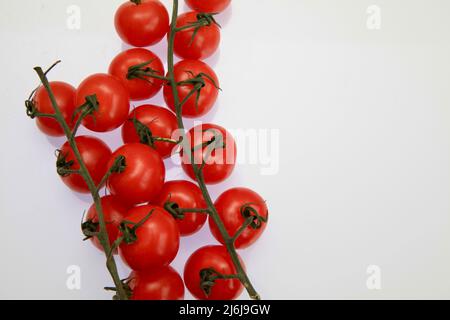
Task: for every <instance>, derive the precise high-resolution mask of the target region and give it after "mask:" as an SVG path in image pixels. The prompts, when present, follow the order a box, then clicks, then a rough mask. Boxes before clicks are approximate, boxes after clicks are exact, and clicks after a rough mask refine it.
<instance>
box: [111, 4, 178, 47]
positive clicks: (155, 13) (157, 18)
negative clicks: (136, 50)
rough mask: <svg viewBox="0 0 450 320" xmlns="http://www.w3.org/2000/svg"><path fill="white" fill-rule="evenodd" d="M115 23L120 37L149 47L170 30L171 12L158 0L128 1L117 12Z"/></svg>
mask: <svg viewBox="0 0 450 320" xmlns="http://www.w3.org/2000/svg"><path fill="white" fill-rule="evenodd" d="M114 24H115V27H116V31H117V33H118V34H119V36H120V38H121V39H122V40H123V41H124V42H126V43H128V44H130V45H132V46H134V47H148V46H151V45H154V44H156V43H158V42H159V41H161V39H162V38H164V36H165V35H166V34H167V31H169V13H168V12H167V10H166V8H165V7H164V5H163V4H162V3H161V2H160V1H158V0H142V1H141V3H140V4H135V3H133V2H131V1H127V2H125V3H124V4H122V5H121V6H120V7H119V9H118V10H117V12H116V15H115V19H114Z"/></svg>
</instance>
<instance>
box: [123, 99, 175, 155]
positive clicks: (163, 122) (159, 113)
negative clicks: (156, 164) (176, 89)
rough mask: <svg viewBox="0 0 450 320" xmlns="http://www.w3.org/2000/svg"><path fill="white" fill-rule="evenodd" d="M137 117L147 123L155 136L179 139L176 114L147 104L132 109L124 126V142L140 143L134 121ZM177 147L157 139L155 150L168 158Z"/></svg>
mask: <svg viewBox="0 0 450 320" xmlns="http://www.w3.org/2000/svg"><path fill="white" fill-rule="evenodd" d="M135 118H136V119H137V120H139V122H141V123H142V124H144V125H146V126H147V127H148V128H149V129H150V131H151V133H152V135H153V136H154V137H160V138H168V139H174V140H177V139H176V133H177V132H178V123H177V117H176V116H175V114H174V113H173V112H172V111H170V110H168V109H166V108H162V107H158V106H155V105H150V104H146V105H142V106H140V107H137V108H136V109H134V110H132V111H131V113H130V115H129V116H128V120H127V121H126V122H125V124H124V125H123V127H122V139H123V142H124V143H140V139H139V136H138V134H137V132H136V128H135V126H134V123H133V119H135ZM175 147H176V144H174V143H170V142H162V141H155V150H156V151H157V152H158V153H159V155H160V156H161V157H163V158H168V157H169V156H170V155H171V154H172V150H173V149H174V148H175Z"/></svg>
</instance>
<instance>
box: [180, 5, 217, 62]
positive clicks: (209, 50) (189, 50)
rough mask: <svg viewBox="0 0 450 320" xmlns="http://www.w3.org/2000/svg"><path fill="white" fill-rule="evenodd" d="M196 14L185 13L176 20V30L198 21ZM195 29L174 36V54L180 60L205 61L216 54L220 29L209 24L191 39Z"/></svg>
mask: <svg viewBox="0 0 450 320" xmlns="http://www.w3.org/2000/svg"><path fill="white" fill-rule="evenodd" d="M197 16H198V13H197V12H194V11H193V12H187V13H184V14H182V15H180V16H179V17H178V19H177V28H179V27H183V26H187V25H190V24H192V23H194V22H197V21H198V18H197ZM194 31H195V28H189V29H185V30H182V31H179V32H177V33H176V35H175V43H174V52H175V54H176V55H177V56H179V57H180V58H182V59H193V60H199V59H205V58H208V57H210V56H211V55H213V54H214V52H216V50H217V48H218V47H219V44H220V29H219V27H218V26H217V25H216V24H214V23H211V24H210V25H209V26H204V27H200V28H199V29H198V30H197V33H196V34H195V37H194V38H192V36H193V34H194Z"/></svg>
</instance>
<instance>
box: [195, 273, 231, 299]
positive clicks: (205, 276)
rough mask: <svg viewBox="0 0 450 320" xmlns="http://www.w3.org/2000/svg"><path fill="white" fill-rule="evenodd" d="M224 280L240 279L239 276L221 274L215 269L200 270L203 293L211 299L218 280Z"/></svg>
mask: <svg viewBox="0 0 450 320" xmlns="http://www.w3.org/2000/svg"><path fill="white" fill-rule="evenodd" d="M219 279H223V280H227V279H239V275H237V274H221V273H220V272H217V271H216V270H214V269H213V268H208V269H202V270H200V288H201V289H202V291H203V293H204V294H205V295H206V296H207V297H209V296H210V295H211V290H212V288H213V287H214V285H215V284H216V280H219Z"/></svg>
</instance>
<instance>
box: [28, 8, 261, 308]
mask: <svg viewBox="0 0 450 320" xmlns="http://www.w3.org/2000/svg"><path fill="white" fill-rule="evenodd" d="M230 1H231V0H208V1H206V0H186V3H187V4H188V6H189V7H190V8H192V10H193V11H190V12H187V13H184V14H182V15H180V16H178V19H177V22H176V28H177V29H176V30H177V33H176V35H175V40H174V46H173V51H174V53H175V54H176V55H177V56H178V57H179V58H180V59H181V60H180V61H179V62H178V63H176V64H175V66H174V77H175V81H176V82H177V84H178V85H177V90H178V98H179V100H180V101H182V102H183V107H182V116H183V117H190V118H197V117H201V116H203V115H205V114H206V113H207V112H209V111H210V110H211V109H212V108H213V106H214V104H215V101H216V99H217V97H218V93H219V79H218V77H217V75H216V74H215V72H214V71H213V70H212V69H211V68H210V67H209V66H208V65H207V64H206V63H205V62H202V60H203V59H205V58H207V57H209V56H211V55H212V54H214V53H215V52H216V50H217V48H218V46H219V43H220V28H219V25H218V24H217V23H216V21H215V20H214V15H215V14H217V13H220V12H221V11H223V10H224V9H225V8H226V7H227V6H228V5H229V4H230ZM115 27H116V30H117V33H118V34H119V36H120V38H121V39H122V40H123V41H124V42H126V43H127V44H129V45H131V46H133V47H135V48H132V49H129V50H126V51H124V52H122V53H120V54H119V55H117V56H116V57H115V58H114V59H113V61H112V62H111V64H110V67H109V71H108V73H98V74H94V75H91V76H89V77H87V78H86V79H85V80H84V81H82V82H81V84H80V85H79V86H78V88H74V87H72V86H71V85H70V84H67V83H64V82H58V81H55V82H50V88H51V90H52V92H53V95H54V98H55V101H56V103H57V105H58V106H59V109H60V110H61V113H62V115H63V117H64V119H65V121H66V123H67V124H68V126H69V127H70V129H71V130H72V131H73V134H76V130H77V129H78V127H79V126H81V125H82V126H84V127H85V128H87V129H89V130H91V131H93V132H97V133H102V132H108V131H112V130H115V129H117V128H121V130H122V139H123V143H124V144H123V146H121V147H120V148H119V149H117V150H116V151H114V152H113V151H112V150H111V149H110V148H109V147H108V145H107V144H105V143H104V142H103V141H102V140H101V139H99V138H97V137H94V136H88V135H77V136H75V138H74V139H75V142H76V145H77V148H78V151H79V153H80V155H81V158H82V160H83V162H84V164H85V167H86V168H87V170H88V172H89V174H90V176H91V177H92V180H93V182H94V183H95V185H96V186H98V188H102V187H104V186H105V187H106V188H107V190H108V191H109V193H108V195H106V196H104V197H102V198H101V206H102V210H103V214H104V219H105V221H106V230H107V234H108V238H109V242H110V245H111V246H112V247H113V249H114V252H112V253H113V254H119V255H120V257H121V258H122V260H123V261H124V262H125V263H126V264H127V265H128V266H129V267H130V268H131V269H132V270H133V271H132V272H131V274H130V276H129V277H128V278H127V282H126V284H127V286H128V287H129V289H130V298H131V299H152V300H159V299H170V300H178V299H183V298H184V288H185V285H186V287H187V288H188V289H189V291H190V292H191V293H192V295H193V296H195V297H196V298H198V299H234V298H237V297H238V296H239V295H240V293H241V292H242V290H243V286H242V284H241V281H240V279H239V277H234V276H233V275H235V274H236V267H235V264H234V263H233V261H232V259H231V258H230V254H229V252H228V250H227V247H226V246H225V245H224V244H225V241H224V237H223V234H222V233H221V231H220V228H219V227H218V226H217V224H216V222H217V220H215V219H214V218H213V217H212V216H209V226H210V230H211V232H212V234H213V236H214V237H215V238H216V239H217V240H218V241H219V243H220V245H210V246H205V247H202V248H200V249H198V250H197V251H195V252H194V253H193V254H192V255H191V257H190V258H189V259H188V261H187V262H186V265H185V269H184V279H182V278H181V276H180V275H179V274H178V273H177V272H176V271H175V270H174V269H173V268H172V267H170V263H171V262H172V261H173V260H174V258H175V257H176V255H177V253H178V248H179V243H180V237H185V236H190V235H193V234H194V233H196V232H198V231H199V230H200V229H201V228H202V227H203V225H204V224H205V223H206V220H207V219H208V214H207V213H208V205H207V203H206V201H205V198H204V193H203V192H204V190H203V192H202V190H201V189H200V188H199V186H198V185H197V184H194V183H193V182H190V181H188V180H176V181H165V164H164V161H163V160H164V159H166V158H168V157H171V156H180V157H181V162H182V168H183V170H184V171H185V173H186V174H187V176H188V177H189V178H191V179H192V180H195V179H196V174H195V170H194V167H193V165H192V163H191V162H192V160H194V161H200V164H201V170H202V173H203V180H204V181H203V182H202V183H204V184H217V183H220V182H222V181H224V180H225V179H227V178H228V177H229V176H230V175H231V173H232V172H233V170H234V167H235V162H236V143H235V141H234V139H233V137H232V136H231V134H230V133H228V132H227V130H226V129H224V128H222V127H220V126H218V125H215V124H203V125H200V126H196V127H194V128H192V129H191V130H190V131H189V132H188V133H187V135H186V137H187V140H189V141H188V142H189V144H190V146H191V147H192V149H191V150H192V154H191V156H188V155H187V154H186V152H183V150H182V149H181V150H180V136H179V134H178V133H177V132H178V129H179V122H178V120H179V119H177V116H176V114H175V113H174V112H175V111H176V110H175V105H176V102H175V99H174V90H173V88H172V87H171V86H170V85H169V84H168V82H167V76H166V71H165V69H164V65H163V63H162V61H161V59H160V58H159V57H158V56H157V55H156V54H155V53H153V52H152V51H151V50H148V49H146V48H144V47H149V46H152V45H154V44H156V43H158V42H159V41H161V40H162V39H163V38H164V37H167V36H168V33H169V32H170V30H169V14H168V12H167V10H166V8H165V7H164V5H163V4H162V3H161V2H159V1H158V0H133V1H128V2H126V3H124V4H122V5H121V6H120V7H119V8H118V10H117V12H116V16H115ZM161 89H162V90H163V93H164V99H165V102H166V104H167V107H168V108H167V107H161V106H156V105H152V104H144V105H140V106H139V107H137V108H135V109H133V110H131V112H130V100H131V101H140V100H148V99H151V98H152V97H154V96H155V95H156V94H157V93H158V92H159V91H160V90H161ZM33 104H34V106H35V108H36V112H38V113H39V114H40V115H52V114H54V113H55V110H54V109H53V107H52V101H51V99H50V96H49V93H48V91H47V90H46V89H45V88H44V87H42V86H41V87H40V88H38V90H37V91H36V92H35V94H34V96H33ZM36 121H37V125H38V127H39V129H40V130H41V131H42V132H43V133H45V134H47V135H50V136H63V135H65V134H66V133H65V131H64V130H63V128H62V126H61V124H60V123H59V122H58V121H57V119H55V118H52V117H45V116H42V117H37V119H36ZM66 135H67V134H66ZM57 167H58V173H59V175H60V176H61V179H62V181H63V182H64V183H65V184H66V185H67V186H68V187H69V188H70V189H72V190H73V191H75V192H79V193H89V192H90V189H89V186H88V185H87V183H86V179H85V178H84V177H83V175H82V174H80V164H79V163H78V161H77V158H76V156H75V154H74V150H73V149H72V148H71V146H70V144H69V142H66V143H65V144H64V145H63V146H61V148H60V149H59V150H58V159H57ZM111 168H113V169H111ZM214 206H215V209H216V211H217V213H218V216H219V218H220V220H221V221H222V223H223V225H224V227H225V228H226V231H227V233H228V235H229V236H230V237H232V236H233V235H235V234H236V233H237V232H238V231H239V230H240V229H242V230H240V231H239V236H238V237H237V238H236V239H234V242H233V245H234V247H235V248H236V249H243V248H246V247H248V246H250V245H252V244H253V243H254V242H255V241H256V240H257V239H258V238H259V237H260V235H261V233H262V232H263V231H264V229H265V222H266V221H267V217H268V210H267V207H266V204H265V201H264V199H263V198H261V196H259V195H258V194H257V193H256V192H254V191H252V190H250V189H247V188H233V189H230V190H227V191H225V192H224V193H223V194H222V195H220V196H219V197H218V199H217V200H216V202H215V205H214ZM83 228H84V229H83V232H84V233H85V235H89V234H90V235H91V236H88V238H90V239H91V240H92V243H93V244H94V245H95V246H96V247H98V248H99V249H101V250H103V247H102V245H101V244H100V241H99V239H98V237H97V236H96V235H95V232H96V231H98V230H99V223H98V217H97V210H96V206H95V205H94V204H93V205H92V206H91V207H90V209H89V210H88V211H87V214H86V217H85V222H84V223H83ZM89 231H91V233H89ZM118 239H119V241H118ZM115 244H116V246H114V245H115ZM241 263H242V261H241ZM205 277H206V278H205ZM208 277H209V278H208ZM211 277H212V278H211ZM205 281H206V282H208V281H209V282H208V283H209V286H205Z"/></svg>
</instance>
